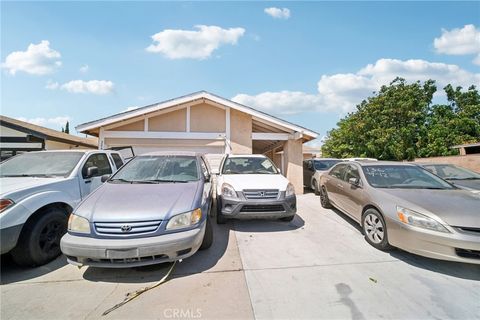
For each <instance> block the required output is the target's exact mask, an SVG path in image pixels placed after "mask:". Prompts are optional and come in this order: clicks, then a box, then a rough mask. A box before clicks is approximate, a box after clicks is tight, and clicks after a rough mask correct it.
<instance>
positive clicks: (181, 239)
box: [60, 222, 206, 268]
mask: <svg viewBox="0 0 480 320" xmlns="http://www.w3.org/2000/svg"><path fill="white" fill-rule="evenodd" d="M205 225H206V224H205V222H203V223H202V224H201V225H200V227H198V228H196V229H191V230H186V231H179V232H175V233H169V234H164V235H160V236H156V237H148V238H130V239H98V238H91V237H83V236H76V235H72V234H69V233H67V234H66V235H65V236H63V238H62V240H61V242H60V247H61V250H62V252H63V254H65V255H66V256H67V260H68V262H69V263H70V264H73V265H76V266H83V265H88V266H92V267H102V268H126V267H138V266H145V265H150V264H157V263H163V262H170V261H175V260H180V259H184V258H188V257H190V256H191V255H193V254H194V253H195V252H197V251H198V249H199V248H200V245H201V244H202V241H203V236H204V234H205Z"/></svg>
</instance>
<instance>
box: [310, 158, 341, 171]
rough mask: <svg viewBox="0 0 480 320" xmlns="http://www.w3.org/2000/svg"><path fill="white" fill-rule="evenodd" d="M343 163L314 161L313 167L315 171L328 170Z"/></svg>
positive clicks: (337, 161)
mask: <svg viewBox="0 0 480 320" xmlns="http://www.w3.org/2000/svg"><path fill="white" fill-rule="evenodd" d="M339 162H342V160H313V166H314V167H315V170H322V171H324V170H328V169H330V168H331V167H333V165H334V164H336V163H339Z"/></svg>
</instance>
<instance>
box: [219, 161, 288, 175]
mask: <svg viewBox="0 0 480 320" xmlns="http://www.w3.org/2000/svg"><path fill="white" fill-rule="evenodd" d="M222 173H223V174H277V173H279V172H278V169H277V168H276V167H275V165H274V164H273V163H272V161H270V159H268V158H263V157H234V158H227V159H226V160H225V163H224V165H223V169H222Z"/></svg>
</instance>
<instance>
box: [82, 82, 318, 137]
mask: <svg viewBox="0 0 480 320" xmlns="http://www.w3.org/2000/svg"><path fill="white" fill-rule="evenodd" d="M201 99H206V100H210V101H213V102H216V103H219V104H221V105H224V106H226V107H229V108H232V109H236V110H238V111H241V112H244V113H247V114H250V115H252V116H253V117H255V118H257V119H259V120H264V121H266V122H270V123H274V124H276V125H280V126H283V127H285V128H288V129H290V130H293V131H296V132H301V133H303V134H305V135H307V136H309V137H310V138H312V139H314V138H316V137H317V136H318V133H317V132H315V131H312V130H309V129H307V128H304V127H302V126H299V125H296V124H293V123H291V122H288V121H285V120H282V119H280V118H277V117H275V116H272V115H270V114H267V113H265V112H262V111H258V110H256V109H253V108H251V107H248V106H245V105H242V104H240V103H237V102H234V101H232V100H228V99H225V98H222V97H220V96H217V95H215V94H212V93H209V92H207V91H199V92H195V93H191V94H188V95H185V96H181V97H178V98H174V99H170V100H166V101H163V102H159V103H155V104H151V105H148V106H145V107H141V108H137V109H134V110H130V111H125V112H121V113H117V114H114V115H112V116H109V117H105V118H101V119H98V120H94V121H90V122H86V123H82V124H80V125H78V126H77V127H75V129H76V130H77V131H78V132H83V133H88V131H90V130H92V129H97V128H100V127H103V126H106V125H109V124H112V123H115V122H118V121H123V120H127V119H131V118H134V117H138V116H143V115H146V114H148V113H151V112H154V111H158V110H163V109H167V108H170V107H174V106H176V105H179V104H183V103H188V102H191V101H195V100H201Z"/></svg>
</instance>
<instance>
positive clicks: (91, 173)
mask: <svg viewBox="0 0 480 320" xmlns="http://www.w3.org/2000/svg"><path fill="white" fill-rule="evenodd" d="M96 175H98V167H88V168H87V170H86V171H85V174H84V178H85V179H88V178H91V177H93V176H96Z"/></svg>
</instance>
